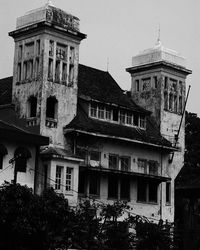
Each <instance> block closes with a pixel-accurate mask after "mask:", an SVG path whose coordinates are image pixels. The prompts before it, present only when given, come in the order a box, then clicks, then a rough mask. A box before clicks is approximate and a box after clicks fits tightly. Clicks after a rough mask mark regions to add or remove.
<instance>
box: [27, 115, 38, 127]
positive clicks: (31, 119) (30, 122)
mask: <svg viewBox="0 0 200 250" xmlns="http://www.w3.org/2000/svg"><path fill="white" fill-rule="evenodd" d="M26 124H27V126H29V127H30V126H36V125H37V117H29V118H27V119H26Z"/></svg>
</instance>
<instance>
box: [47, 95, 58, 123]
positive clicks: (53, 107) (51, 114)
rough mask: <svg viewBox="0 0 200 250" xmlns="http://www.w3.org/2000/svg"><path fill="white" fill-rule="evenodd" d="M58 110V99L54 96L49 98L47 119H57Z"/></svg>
mask: <svg viewBox="0 0 200 250" xmlns="http://www.w3.org/2000/svg"><path fill="white" fill-rule="evenodd" d="M57 109H58V101H57V99H56V98H55V97H53V96H50V97H49V98H47V107H46V117H47V118H51V119H57Z"/></svg>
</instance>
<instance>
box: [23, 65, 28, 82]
mask: <svg viewBox="0 0 200 250" xmlns="http://www.w3.org/2000/svg"><path fill="white" fill-rule="evenodd" d="M27 63H28V62H27V61H25V62H24V67H23V68H24V79H25V80H26V79H27V77H28V72H27V70H28V67H27Z"/></svg>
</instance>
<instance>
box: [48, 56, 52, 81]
mask: <svg viewBox="0 0 200 250" xmlns="http://www.w3.org/2000/svg"><path fill="white" fill-rule="evenodd" d="M48 80H53V59H51V58H49V65H48Z"/></svg>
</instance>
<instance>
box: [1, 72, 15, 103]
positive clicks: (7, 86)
mask: <svg viewBox="0 0 200 250" xmlns="http://www.w3.org/2000/svg"><path fill="white" fill-rule="evenodd" d="M12 79H13V77H12V76H10V77H6V78H2V79H0V105H2V104H8V103H11V101H12Z"/></svg>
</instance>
